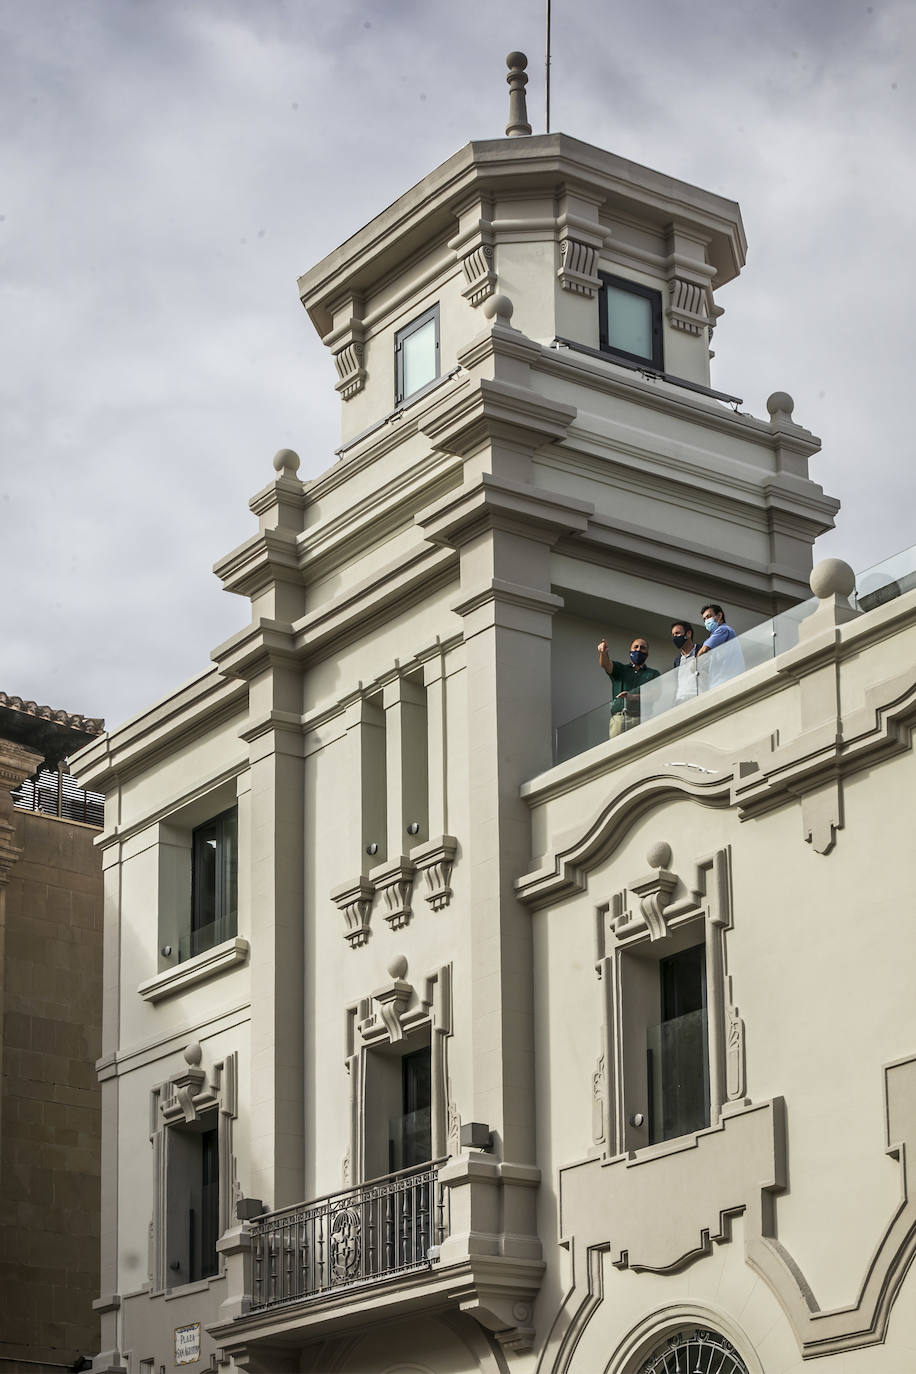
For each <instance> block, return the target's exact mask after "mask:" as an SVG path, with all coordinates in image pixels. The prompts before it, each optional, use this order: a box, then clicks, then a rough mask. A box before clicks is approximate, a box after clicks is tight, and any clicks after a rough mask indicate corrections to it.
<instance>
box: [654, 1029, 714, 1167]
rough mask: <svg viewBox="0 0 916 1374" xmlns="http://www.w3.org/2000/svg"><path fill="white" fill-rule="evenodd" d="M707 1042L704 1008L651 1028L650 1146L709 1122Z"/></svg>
mask: <svg viewBox="0 0 916 1374" xmlns="http://www.w3.org/2000/svg"><path fill="white" fill-rule="evenodd" d="M706 1044H707V1042H706V1008H705V1007H704V1008H703V1009H702V1010H700V1011H691V1012H687V1013H686V1015H684V1016H675V1017H673V1018H672V1019H671V1020H670V1021H661V1022H659V1023H658V1025H655V1026H649V1027H647V1030H646V1064H647V1068H648V1088H649V1103H648V1105H649V1143H650V1144H651V1145H657V1144H658V1142H659V1141H661V1140H673V1139H674V1138H675V1136H679V1135H687V1134H688V1133H689V1132H691V1131H702V1130H703V1129H704V1128H705V1127H706V1126H708V1125H709V1060H708V1055H707V1048H706Z"/></svg>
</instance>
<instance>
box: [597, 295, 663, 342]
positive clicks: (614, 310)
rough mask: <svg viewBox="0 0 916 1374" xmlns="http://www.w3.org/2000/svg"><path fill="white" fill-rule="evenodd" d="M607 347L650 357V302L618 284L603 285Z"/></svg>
mask: <svg viewBox="0 0 916 1374" xmlns="http://www.w3.org/2000/svg"><path fill="white" fill-rule="evenodd" d="M605 290H606V291H607V334H608V346H609V347H610V348H619V349H620V350H621V351H622V352H624V353H635V354H636V356H637V357H639V358H648V359H651V357H652V302H651V301H650V300H648V299H647V297H645V296H637V295H635V294H634V293H633V292H632V291H622V290H621V289H620V287H619V286H606V287H605Z"/></svg>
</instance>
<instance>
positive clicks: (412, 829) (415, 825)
mask: <svg viewBox="0 0 916 1374" xmlns="http://www.w3.org/2000/svg"><path fill="white" fill-rule="evenodd" d="M407 833H408V835H419V833H420V822H419V821H411V822H410V825H409V826H408V827H407Z"/></svg>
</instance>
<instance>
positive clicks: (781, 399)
mask: <svg viewBox="0 0 916 1374" xmlns="http://www.w3.org/2000/svg"><path fill="white" fill-rule="evenodd" d="M794 409H795V402H794V400H793V399H792V397H791V396H790V395H789V393H788V391H774V392H773V394H772V396H768V397H767V410H768V411H769V412H770V414H771V415H772V416H773V418H774V419H775V418H776V416H777V415H785V416H786V417H787V419H791V418H792V411H793V410H794Z"/></svg>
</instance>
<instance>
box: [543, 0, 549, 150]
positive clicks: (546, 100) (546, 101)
mask: <svg viewBox="0 0 916 1374" xmlns="http://www.w3.org/2000/svg"><path fill="white" fill-rule="evenodd" d="M545 65H546V68H547V70H546V73H545V79H544V93H545V104H546V107H547V108H546V116H547V118H546V124H547V129H546V132H547V133H548V134H549V133H550V0H547V61H546V64H545Z"/></svg>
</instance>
